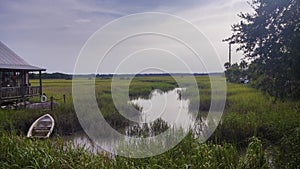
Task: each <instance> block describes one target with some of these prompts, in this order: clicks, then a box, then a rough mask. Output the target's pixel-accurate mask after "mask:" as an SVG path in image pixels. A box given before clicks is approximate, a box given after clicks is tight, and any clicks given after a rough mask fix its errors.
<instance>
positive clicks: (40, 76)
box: [39, 71, 43, 96]
mask: <svg viewBox="0 0 300 169" xmlns="http://www.w3.org/2000/svg"><path fill="white" fill-rule="evenodd" d="M39 79H40V96H42V95H43V88H42V71H39Z"/></svg>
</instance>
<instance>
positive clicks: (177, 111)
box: [65, 88, 196, 152]
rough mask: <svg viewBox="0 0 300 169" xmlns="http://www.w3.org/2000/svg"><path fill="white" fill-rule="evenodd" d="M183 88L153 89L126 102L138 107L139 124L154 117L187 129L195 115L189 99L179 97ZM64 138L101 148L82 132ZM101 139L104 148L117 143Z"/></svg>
mask: <svg viewBox="0 0 300 169" xmlns="http://www.w3.org/2000/svg"><path fill="white" fill-rule="evenodd" d="M185 90H186V89H185V88H175V89H173V90H170V91H167V92H162V91H160V90H157V89H155V90H153V91H152V92H151V94H150V96H149V98H138V99H134V100H130V101H128V104H133V105H135V106H137V107H139V108H140V110H139V111H140V113H141V117H140V120H141V123H139V125H140V126H142V125H143V124H144V123H148V124H150V123H153V122H154V121H155V120H156V119H158V118H161V119H162V120H164V121H165V122H167V123H168V125H169V126H170V127H177V128H179V127H180V128H183V129H184V130H188V129H189V128H190V127H191V124H192V123H193V121H194V120H195V118H196V117H194V116H193V115H192V114H191V113H190V112H189V103H190V100H189V99H183V98H182V97H181V96H182V92H184V91H185ZM126 133H127V132H126ZM65 139H66V140H68V141H73V143H74V146H85V147H86V148H87V149H88V150H89V151H92V152H97V151H101V148H100V147H97V146H96V145H95V144H94V143H93V141H92V140H90V139H89V137H88V136H87V135H86V134H85V133H84V132H79V133H76V134H74V135H72V136H67V137H65ZM102 141H103V142H102V143H101V145H102V146H105V147H102V148H104V149H110V145H111V144H118V140H113V141H112V140H107V141H106V140H105V139H104V140H103V139H102Z"/></svg>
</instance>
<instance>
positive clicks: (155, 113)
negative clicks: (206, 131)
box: [130, 88, 194, 129]
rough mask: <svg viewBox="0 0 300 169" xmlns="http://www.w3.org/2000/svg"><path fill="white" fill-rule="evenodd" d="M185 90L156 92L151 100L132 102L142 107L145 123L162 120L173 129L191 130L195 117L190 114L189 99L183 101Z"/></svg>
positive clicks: (151, 96)
mask: <svg viewBox="0 0 300 169" xmlns="http://www.w3.org/2000/svg"><path fill="white" fill-rule="evenodd" d="M184 90H185V89H182V88H175V89H174V90H171V91H168V92H161V91H160V90H154V91H153V92H152V93H151V94H150V99H144V98H138V99H135V100H131V101H130V102H131V103H133V104H135V105H137V106H138V107H141V114H142V116H141V118H142V122H144V123H148V124H149V123H151V122H154V121H155V120H156V119H158V118H161V119H162V120H164V121H166V122H167V123H168V124H169V125H170V126H171V127H173V126H176V127H182V128H185V129H187V128H189V127H190V124H191V123H192V121H193V119H194V117H192V115H191V114H189V102H190V101H189V99H181V92H183V91H184Z"/></svg>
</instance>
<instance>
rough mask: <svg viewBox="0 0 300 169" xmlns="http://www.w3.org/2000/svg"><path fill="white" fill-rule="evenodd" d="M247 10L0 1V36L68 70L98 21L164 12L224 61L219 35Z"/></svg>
mask: <svg viewBox="0 0 300 169" xmlns="http://www.w3.org/2000/svg"><path fill="white" fill-rule="evenodd" d="M249 11H251V9H250V6H249V5H248V4H247V1H246V0H188V1H183V0H164V1H158V0H85V1H83V0H82V1H80V0H53V1H40V0H27V1H21V0H15V1H0V22H1V26H0V37H1V39H0V40H1V41H2V42H3V43H5V44H6V45H7V46H8V47H10V48H11V49H12V50H13V51H15V52H16V53H17V54H18V55H20V56H21V57H23V58H24V59H25V60H26V61H27V62H29V63H31V64H33V65H37V66H40V67H43V68H46V69H47V71H48V72H64V73H72V72H73V70H74V65H75V62H76V59H77V57H78V55H79V52H80V50H81V48H82V47H83V45H84V44H85V42H86V41H87V40H88V38H89V37H90V36H91V35H92V34H93V33H94V32H95V31H97V30H98V29H100V28H101V27H102V26H104V25H105V24H107V23H109V22H111V21H113V20H115V19H118V18H120V17H122V16H126V15H129V14H134V13H141V12H163V13H169V14H172V15H176V16H179V17H182V18H184V19H186V20H187V21H189V22H191V23H192V24H194V25H195V26H196V27H197V28H198V29H199V30H200V31H201V32H202V33H203V34H204V35H205V36H206V37H207V38H208V40H209V41H210V42H211V43H212V45H213V47H214V48H215V50H216V52H217V54H218V55H219V57H220V60H221V62H222V63H224V62H226V61H227V60H228V44H226V43H224V42H222V39H224V38H226V37H229V36H230V35H231V27H230V26H231V25H232V24H234V23H237V22H239V20H240V19H239V18H238V17H237V14H238V13H240V12H249ZM149 47H151V46H149ZM156 52H157V51H156ZM144 57H147V55H146V54H145V56H144ZM149 57H151V56H149ZM240 58H241V53H236V52H235V51H234V52H233V59H232V60H233V62H238V61H240ZM109 63H110V62H107V64H109ZM107 67H109V66H107ZM99 70H100V71H101V72H99V73H108V72H111V70H109V69H105V68H103V69H99ZM178 71H180V70H178Z"/></svg>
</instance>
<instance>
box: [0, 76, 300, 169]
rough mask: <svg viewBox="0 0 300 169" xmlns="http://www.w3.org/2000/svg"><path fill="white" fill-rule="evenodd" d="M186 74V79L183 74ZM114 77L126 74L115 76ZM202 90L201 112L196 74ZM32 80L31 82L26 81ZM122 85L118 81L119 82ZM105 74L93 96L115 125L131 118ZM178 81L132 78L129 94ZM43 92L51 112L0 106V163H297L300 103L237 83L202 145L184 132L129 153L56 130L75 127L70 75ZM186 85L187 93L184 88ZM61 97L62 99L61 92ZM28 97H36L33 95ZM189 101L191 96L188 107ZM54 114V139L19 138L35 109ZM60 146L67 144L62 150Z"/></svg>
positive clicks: (205, 96) (205, 90) (204, 83)
mask: <svg viewBox="0 0 300 169" xmlns="http://www.w3.org/2000/svg"><path fill="white" fill-rule="evenodd" d="M184 78H187V79H188V78H189V77H183V81H185V80H184ZM119 80H120V82H122V81H126V80H127V79H119ZM196 80H197V84H198V88H199V93H200V100H201V101H200V108H199V110H198V112H199V115H203V114H204V115H205V112H207V111H208V110H209V107H210V93H211V92H210V82H209V79H208V77H203V76H199V77H197V78H196ZM31 83H32V85H34V84H35V83H37V82H36V81H31ZM120 84H122V83H120ZM110 85H111V79H96V83H95V86H96V98H97V100H98V104H99V108H100V110H101V112H102V114H103V116H104V117H105V119H106V120H107V121H108V123H109V124H110V125H111V126H112V127H114V128H117V129H119V130H120V132H124V131H121V130H122V129H123V128H125V127H126V126H128V125H129V124H130V121H129V120H127V119H125V118H124V117H123V116H121V115H120V114H119V113H118V112H117V111H116V109H115V107H114V105H113V102H112V98H111V92H110ZM175 87H177V83H176V82H175V80H174V79H173V78H172V77H137V78H134V79H133V81H132V82H131V84H130V89H129V91H130V92H129V94H130V97H131V98H137V97H145V98H147V97H148V96H149V94H150V93H151V91H152V90H153V89H160V90H162V91H168V90H171V89H174V88H175ZM43 92H44V93H46V95H47V97H48V99H49V97H50V96H53V97H54V101H55V102H57V103H58V104H59V105H58V106H55V107H54V110H53V112H50V110H24V109H20V110H0V131H1V134H0V152H1V153H0V168H25V167H33V168H58V167H60V166H62V168H272V167H275V168H297V167H299V161H300V159H299V158H300V153H299V152H300V101H292V100H290V101H289V100H288V101H285V102H281V101H274V99H273V98H272V97H270V96H266V95H264V94H262V93H261V92H260V91H258V90H256V89H252V88H250V87H248V86H247V85H242V84H231V83H228V84H227V100H226V106H225V111H224V114H223V117H222V121H221V123H220V124H219V126H218V128H217V130H216V131H215V133H214V134H213V135H212V137H210V139H209V140H208V141H207V142H206V143H199V142H198V140H197V139H196V138H194V135H193V134H189V135H188V136H187V137H186V138H185V139H184V140H183V141H182V142H181V143H180V144H179V145H177V146H176V147H175V148H173V149H172V150H169V151H167V152H166V153H164V154H161V155H158V156H155V157H151V158H144V159H129V158H124V157H119V156H116V157H114V158H110V157H109V155H107V154H105V153H101V152H99V153H98V154H93V153H91V152H89V151H87V150H85V149H84V148H76V149H73V148H71V147H72V146H71V145H72V143H67V142H64V141H63V139H62V138H61V136H64V135H69V134H72V133H75V132H78V131H81V130H82V129H81V127H80V125H79V122H78V120H77V117H76V113H75V111H74V107H73V101H72V94H71V93H72V80H44V81H43ZM188 92H189V91H187V93H188ZM64 94H65V95H66V103H64V102H63V95H64ZM32 101H38V99H37V98H33V99H32ZM192 104H193V101H192V100H191V105H190V106H191V107H192ZM45 113H50V114H51V115H53V117H54V119H55V121H56V126H55V131H54V134H53V138H52V139H49V140H32V139H27V138H25V134H26V132H27V130H28V128H29V127H30V125H31V123H32V122H33V121H34V120H35V119H36V118H37V117H39V116H40V115H42V114H45ZM64 147H65V148H64Z"/></svg>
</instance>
